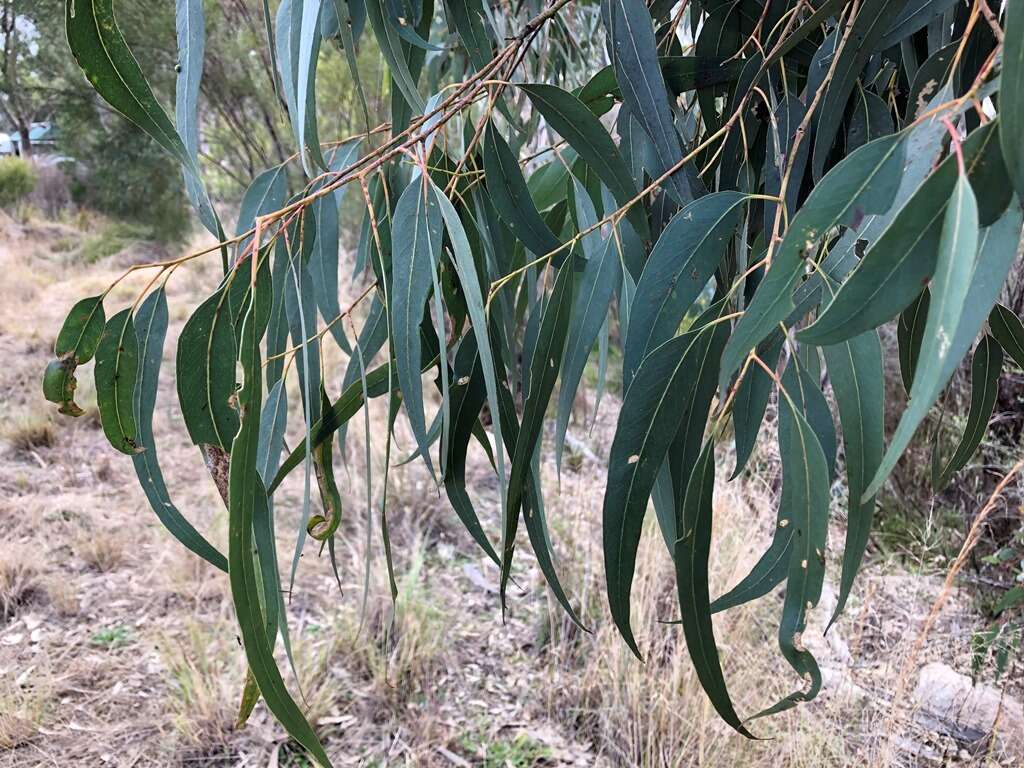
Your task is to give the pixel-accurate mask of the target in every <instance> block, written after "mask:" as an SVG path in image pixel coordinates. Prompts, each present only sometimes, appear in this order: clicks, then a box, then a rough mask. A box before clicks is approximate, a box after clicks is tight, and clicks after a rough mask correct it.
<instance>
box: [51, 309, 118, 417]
mask: <svg viewBox="0 0 1024 768" xmlns="http://www.w3.org/2000/svg"><path fill="white" fill-rule="evenodd" d="M106 322H107V321H106V316H105V314H104V312H103V296H91V297H89V298H87V299H82V300H80V301H78V302H76V303H75V305H74V306H73V307H72V308H71V311H70V312H68V316H67V317H66V318H65V319H64V324H63V325H62V326H61V329H60V333H58V334H57V340H56V342H54V345H53V354H54V356H55V357H56V358H57V359H56V360H53V361H51V362H50V364H49V365H48V366H47V367H46V372H45V373H44V375H43V396H44V397H45V398H46V399H47V400H49V401H50V402H52V403H57V404H58V405H60V409H59V411H60V413H63V414H65V415H67V416H81V415H82V414H83V413H84V411H83V410H82V409H81V408H79V407H78V405H77V404H76V403H75V388H76V387H77V386H78V380H77V379H76V378H75V369H76V368H78V366H79V365H82V364H83V363H87V362H89V361H90V360H92V358H93V355H95V354H96V347H97V346H98V345H99V343H100V338H101V337H102V335H103V328H104V327H105V326H106Z"/></svg>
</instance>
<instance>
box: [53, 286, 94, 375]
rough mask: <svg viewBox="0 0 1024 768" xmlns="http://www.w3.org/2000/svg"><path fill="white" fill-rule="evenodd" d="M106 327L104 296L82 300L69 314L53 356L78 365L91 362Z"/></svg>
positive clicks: (55, 345) (58, 336) (58, 335)
mask: <svg viewBox="0 0 1024 768" xmlns="http://www.w3.org/2000/svg"><path fill="white" fill-rule="evenodd" d="M105 325H106V317H105V315H104V314H103V296H92V297H90V298H88V299H82V300H81V301H79V302H77V303H76V304H75V306H73V307H72V308H71V311H70V312H68V316H67V318H65V320H64V325H62V326H61V329H60V333H59V334H57V341H56V342H55V343H54V345H53V354H54V355H55V356H56V357H58V358H61V359H64V358H69V357H70V358H72V359H73V360H74V361H75V363H76V364H77V365H82V364H83V363H87V362H89V361H90V360H92V357H93V355H95V354H96V347H97V346H99V343H100V337H101V336H102V335H103V327H104V326H105Z"/></svg>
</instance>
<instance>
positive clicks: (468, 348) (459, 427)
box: [444, 336, 501, 568]
mask: <svg viewBox="0 0 1024 768" xmlns="http://www.w3.org/2000/svg"><path fill="white" fill-rule="evenodd" d="M453 379H454V384H453V386H452V389H451V397H452V402H451V411H452V433H451V439H450V440H449V441H448V450H447V459H446V461H445V475H444V488H445V492H446V493H447V494H448V500H449V501H450V502H451V505H452V507H453V508H454V509H455V513H456V514H457V515H458V516H459V519H460V520H461V521H462V524H463V525H464V526H465V528H466V530H467V531H468V532H469V535H470V536H472V537H473V540H474V541H475V542H476V543H477V544H479V545H480V548H481V549H482V550H483V551H484V553H485V554H486V555H487V556H488V557H489V558H490V559H491V560H492V561H493V562H494V564H495V565H497V566H498V567H499V568H500V567H501V558H499V557H498V553H497V552H495V551H494V547H493V546H491V542H490V541H489V540H488V539H487V534H486V533H484V530H483V526H481V525H480V519H479V518H478V517H477V514H476V510H475V509H473V502H472V501H471V500H470V498H469V494H468V493H466V454H467V452H468V450H469V441H470V439H471V438H472V436H473V430H474V428H475V427H476V425H477V424H478V423H479V422H478V420H477V416H478V415H479V413H480V409H481V408H482V407H483V404H484V403H485V402H486V401H487V385H486V384H485V383H484V375H483V366H481V365H480V355H479V354H478V350H477V346H476V337H475V336H466V337H465V338H464V339H463V340H462V343H461V344H460V345H459V349H458V352H457V353H456V355H455V368H454V377H453ZM489 447H490V446H488V448H489Z"/></svg>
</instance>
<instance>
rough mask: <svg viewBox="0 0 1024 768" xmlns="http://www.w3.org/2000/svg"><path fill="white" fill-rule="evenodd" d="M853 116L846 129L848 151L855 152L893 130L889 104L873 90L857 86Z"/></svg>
mask: <svg viewBox="0 0 1024 768" xmlns="http://www.w3.org/2000/svg"><path fill="white" fill-rule="evenodd" d="M853 99H854V104H855V106H854V108H853V118H852V119H851V120H850V125H849V126H848V127H847V129H846V151H847V152H853V151H854V150H855V149H857V148H859V147H862V146H864V145H865V144H867V143H868V142H869V141H874V140H875V139H879V138H881V137H882V136H888V135H889V134H890V133H892V132H893V124H892V113H891V112H889V105H888V104H886V103H885V102H884V101H882V99H881V98H880V97H879V96H877V95H876V94H874V93H872V92H871V91H865V90H864V89H863V88H857V92H856V93H855V94H854V97H853Z"/></svg>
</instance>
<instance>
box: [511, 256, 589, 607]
mask: <svg viewBox="0 0 1024 768" xmlns="http://www.w3.org/2000/svg"><path fill="white" fill-rule="evenodd" d="M572 302H573V265H572V261H570V260H567V261H566V262H565V264H563V265H562V268H561V269H559V270H558V274H557V275H556V277H555V282H554V286H553V288H552V290H551V296H550V297H549V299H548V301H547V304H546V306H545V308H544V313H543V315H542V319H541V322H540V327H539V330H538V333H537V341H536V345H535V346H534V350H533V354H532V355H531V356H530V358H529V362H528V365H527V367H528V369H529V373H530V381H529V388H528V389H527V392H526V400H525V402H524V404H523V419H522V423H521V424H520V426H519V432H518V434H517V435H515V453H514V454H512V463H511V466H510V468H509V478H508V508H507V513H506V519H505V527H504V531H503V534H502V545H501V549H502V553H501V589H502V593H504V589H505V584H506V582H507V580H508V577H509V573H510V569H511V565H512V551H513V545H514V542H515V535H516V527H517V525H518V522H519V511H520V509H521V508H522V503H523V497H524V496H526V495H527V493H528V487H529V483H530V472H531V464H532V462H533V455H534V452H535V451H536V450H537V447H538V444H539V442H540V439H541V436H542V434H543V428H544V414H545V413H546V412H547V407H548V402H549V401H550V400H551V393H552V391H553V390H554V388H555V381H556V380H557V378H558V370H559V367H560V364H561V361H562V353H563V351H564V349H565V339H566V335H567V333H568V330H569V318H570V316H571V314H572ZM510 440H511V436H510V437H508V438H506V441H510Z"/></svg>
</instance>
